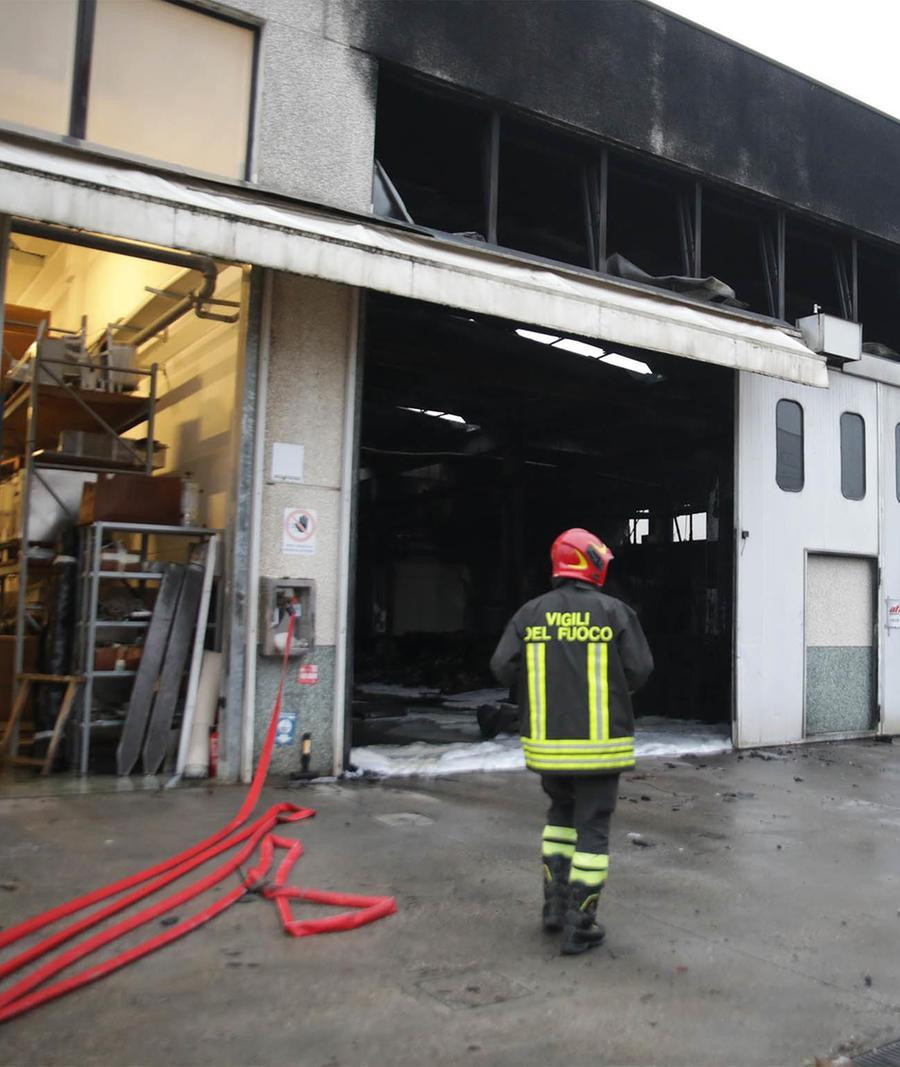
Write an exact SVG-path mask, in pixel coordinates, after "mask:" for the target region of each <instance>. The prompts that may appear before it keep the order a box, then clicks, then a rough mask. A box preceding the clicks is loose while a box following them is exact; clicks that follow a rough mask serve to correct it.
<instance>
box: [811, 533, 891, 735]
mask: <svg viewBox="0 0 900 1067" xmlns="http://www.w3.org/2000/svg"><path fill="white" fill-rule="evenodd" d="M876 572H877V561H876V560H874V559H861V558H858V557H854V556H832V555H823V554H821V553H810V554H809V556H808V557H807V560H806V715H805V720H804V733H805V736H806V737H823V736H827V735H829V734H850V733H863V732H865V731H867V730H871V729H872V728H873V727H874V726H875V712H876V707H877V703H878V700H877V694H876V671H877V660H878V655H877V651H878V650H877V648H876V646H875V597H876Z"/></svg>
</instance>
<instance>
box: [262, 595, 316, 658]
mask: <svg viewBox="0 0 900 1067" xmlns="http://www.w3.org/2000/svg"><path fill="white" fill-rule="evenodd" d="M260 585H261V588H260V597H259V611H260V619H259V643H260V652H261V654H262V655H263V656H283V655H284V647H285V645H286V643H287V633H288V626H289V625H290V619H291V616H292V615H293V616H294V638H293V641H292V642H291V650H290V652H289V655H291V656H300V655H302V654H303V653H304V652H308V651H309V650H310V649H311V648H313V647H314V646H315V643H316V583H315V580H314V579H312V578H262V579H261V580H260Z"/></svg>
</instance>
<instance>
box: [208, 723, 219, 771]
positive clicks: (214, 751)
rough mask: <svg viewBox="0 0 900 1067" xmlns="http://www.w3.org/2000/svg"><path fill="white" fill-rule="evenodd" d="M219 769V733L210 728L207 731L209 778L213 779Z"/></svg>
mask: <svg viewBox="0 0 900 1067" xmlns="http://www.w3.org/2000/svg"><path fill="white" fill-rule="evenodd" d="M218 768H219V731H218V730H217V729H216V728H215V726H213V727H212V729H211V730H210V731H209V776H210V778H215V777H216V774H217V772H218Z"/></svg>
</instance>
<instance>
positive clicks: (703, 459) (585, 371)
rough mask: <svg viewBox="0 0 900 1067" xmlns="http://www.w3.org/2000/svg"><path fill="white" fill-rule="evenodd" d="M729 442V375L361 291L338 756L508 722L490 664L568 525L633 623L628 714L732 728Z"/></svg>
mask: <svg viewBox="0 0 900 1067" xmlns="http://www.w3.org/2000/svg"><path fill="white" fill-rule="evenodd" d="M733 440H734V376H733V373H732V372H731V371H729V370H725V369H723V368H720V367H717V366H709V365H706V364H703V363H699V362H695V361H691V360H686V359H679V358H676V357H671V356H663V355H658V354H655V353H647V352H642V351H640V352H639V351H636V350H627V351H626V350H622V349H621V348H617V349H616V350H609V351H607V350H604V349H603V348H601V347H600V345H599V344H588V343H586V342H584V341H582V340H579V339H578V338H573V337H561V336H559V335H558V334H547V333H541V332H539V331H537V330H535V329H523V328H517V324H515V323H510V322H507V321H504V320H499V319H491V318H488V317H484V316H480V317H478V318H473V317H471V316H469V315H467V314H465V313H462V312H455V311H452V310H450V309H447V308H437V307H434V306H433V305H427V304H419V303H416V302H413V301H405V300H399V299H395V298H389V297H384V296H379V295H370V297H369V303H368V307H367V314H366V334H365V372H364V385H363V397H362V419H361V428H360V453H359V486H358V525H357V553H356V554H357V566H356V585H355V618H354V625H355V641H354V650H355V660H354V716H353V738H352V742H353V746H354V749H355V754H354V757H353V758H354V761H355V762H357V763H359V762H362V763H363V764H367V762H368V761H367V760H365V759H363V760H362V761H360V759H358V758H357V757H359V756H360V755H361V753H360V746H379V745H385V744H394V745H396V744H408V743H413V742H430V743H437V742H462V741H465V740H473V739H477V738H478V737H479V736H480V737H491V736H493V734H494V733H495V732H496V731H497V730H498V729H500V730H503V729H507V728H508V727H509V725H510V723H511V722H512V721H513V715H514V713H513V709H510V708H509V706H508V697H509V694H508V693H505V692H503V691H502V690H497V689H496V683H495V682H494V681H493V680H492V679H491V677H490V674H489V671H488V660H489V658H490V654H491V651H492V650H493V647H494V645H495V643H496V641H497V639H498V636H499V634H500V632H501V631H502V628H503V626H504V624H505V623H506V621H507V619H508V618H509V616H510V615H511V614H512V613H513V611H514V610H515V609H516V608H517V607H518V606H519V605H520V604H521V603H523V602H524V601H525V600H527V599H528V598H530V597H533V596H536V595H538V594H539V593H541V592H543V591H545V590H546V589H547V587H548V583H549V548H550V544H551V542H552V541H553V539H554V538H555V537H556V535H557V534H558V533H559V532H560V531H562V530H564V529H566V528H567V527H570V526H584V527H586V528H588V529H590V530H592V531H594V532H596V533H597V534H598V535H599V536H600V537H602V538H603V539H604V540H605V541H606V542H607V543H608V544H609V545H610V547H611V548H612V549H613V551H614V552H615V555H616V562H615V564H614V565H613V568H612V570H611V577H610V580H609V582H608V585H607V590H608V591H609V592H611V593H612V594H613V595H616V596H619V597H621V598H622V599H623V600H625V601H626V602H627V603H629V604H630V605H631V606H632V607H634V608H635V610H636V611H637V612H638V614H639V616H640V618H641V620H642V623H643V625H644V628H645V630H646V632H647V636H648V639H649V641H650V644H651V647H652V649H653V653H654V657H655V659H656V671H655V673H654V676H653V678H652V680H651V682H650V683H649V685H648V686H647V687H646V689H645V690H644V691H642V692H641V693H640V694H639V695H638V697H637V700H636V712H637V714H638V715H639V716H642V717H644V722H645V723H650V724H651V725H656V726H660V725H663V726H664V725H665V723H661V722H660V720H666V721H669V722H672V723H674V722H676V721H681V722H684V723H685V724H686V723H687V722H693V723H697V722H702V723H707V724H727V725H725V726H723V727H721V728H720V733H723V734H724V733H726V732H727V731H728V730H730V721H731V704H732V701H731V662H732V656H731V649H732V632H731V631H732V596H733V594H732V583H733V557H734V543H733V520H732V509H733V488H734V464H733ZM685 729H689V727H687V726H685Z"/></svg>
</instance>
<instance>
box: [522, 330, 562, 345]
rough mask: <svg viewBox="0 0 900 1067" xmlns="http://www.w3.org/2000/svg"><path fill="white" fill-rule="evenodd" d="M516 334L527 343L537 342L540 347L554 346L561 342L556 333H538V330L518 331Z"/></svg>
mask: <svg viewBox="0 0 900 1067" xmlns="http://www.w3.org/2000/svg"><path fill="white" fill-rule="evenodd" d="M516 333H517V334H518V335H519V336H520V337H524V338H525V340H526V341H537V343H538V344H539V345H552V344H555V343H556V342H557V341H558V340H559V337H557V335H556V334H554V333H538V332H537V330H516Z"/></svg>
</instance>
